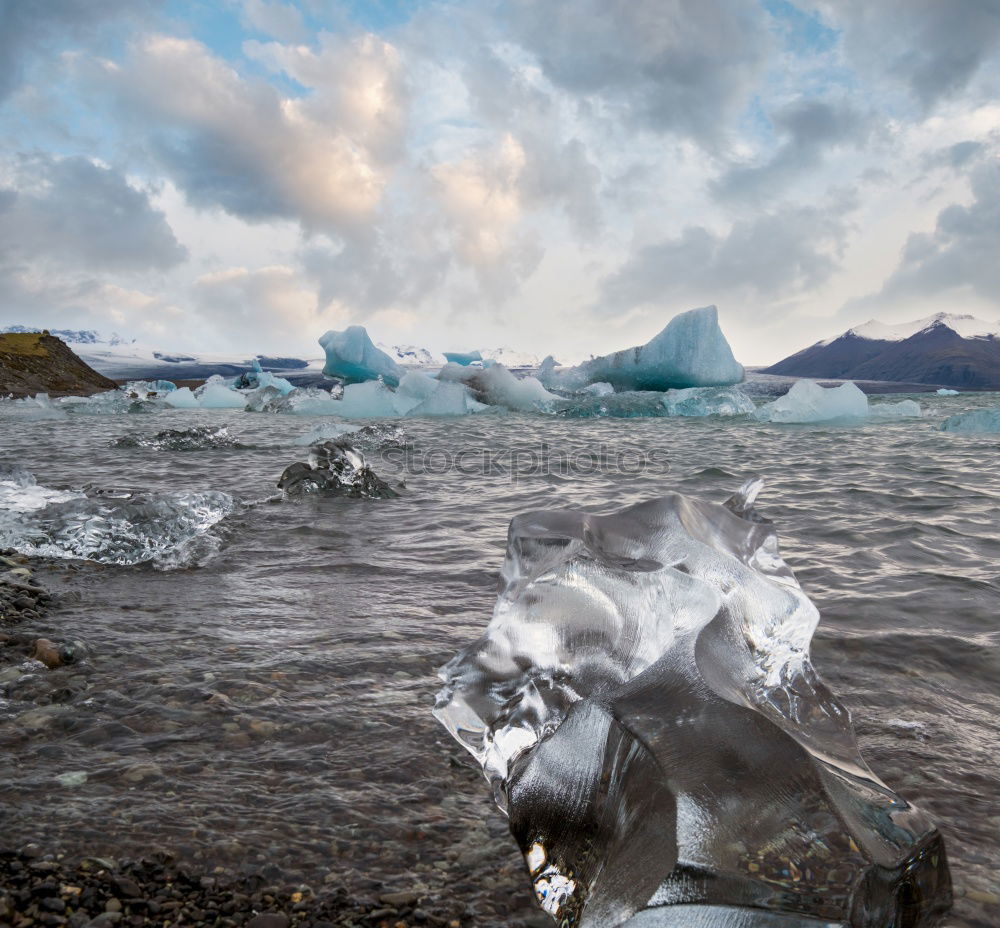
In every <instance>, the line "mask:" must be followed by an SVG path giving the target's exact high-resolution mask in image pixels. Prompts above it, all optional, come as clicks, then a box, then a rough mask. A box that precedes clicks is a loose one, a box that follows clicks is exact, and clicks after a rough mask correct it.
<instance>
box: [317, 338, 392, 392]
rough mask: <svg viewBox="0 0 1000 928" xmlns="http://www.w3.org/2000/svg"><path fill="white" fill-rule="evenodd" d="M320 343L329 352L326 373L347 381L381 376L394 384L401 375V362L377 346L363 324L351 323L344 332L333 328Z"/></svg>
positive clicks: (376, 378) (374, 378)
mask: <svg viewBox="0 0 1000 928" xmlns="http://www.w3.org/2000/svg"><path fill="white" fill-rule="evenodd" d="M319 343H320V345H321V346H322V348H323V350H324V351H325V352H326V364H325V365H324V367H323V373H324V374H326V376H327V377H339V378H340V379H341V380H343V381H344V382H345V383H364V382H365V381H366V380H378V379H379V378H380V377H381V378H382V379H383V380H384V381H385V382H386V383H387V384H389V385H390V386H393V387H394V386H396V384H398V383H399V381H400V378H401V377H402V371H401V370H400V368H399V365H398V364H396V362H395V361H393V360H392V358H390V357H389V355H387V354H386V353H385V352H384V351H380V350H379V349H378V348H376V347H375V345H374V344H373V343H372V340H371V339H370V338H369V337H368V332H367V331H366V330H365V327H364V326H362V325H352V326H348V327H347V328H346V329H344V331H343V332H335V331H333V330H332V329H331V330H330V331H329V332H327V333H325V334H324V335H322V336H320V339H319Z"/></svg>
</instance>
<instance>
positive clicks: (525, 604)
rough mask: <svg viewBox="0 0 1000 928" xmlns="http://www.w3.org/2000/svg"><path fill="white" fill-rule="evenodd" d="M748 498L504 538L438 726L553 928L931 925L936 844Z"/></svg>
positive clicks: (551, 524) (536, 521) (577, 515)
mask: <svg viewBox="0 0 1000 928" xmlns="http://www.w3.org/2000/svg"><path fill="white" fill-rule="evenodd" d="M759 488H760V482H759V481H752V482H750V483H748V484H747V485H746V486H744V488H743V489H742V490H741V491H740V493H738V494H737V495H736V496H734V497H733V498H732V499H731V500H729V501H728V502H727V503H726V504H725V505H720V504H716V503H709V502H703V501H701V500H697V499H692V498H690V497H686V496H682V495H680V494H677V493H672V494H669V495H667V496H664V497H661V498H659V499H654V500H651V501H649V502H646V503H640V504H638V505H634V506H631V507H629V508H627V509H624V510H622V511H620V512H617V513H613V514H610V515H594V514H589V513H585V512H580V511H576V510H553V511H541V512H529V513H526V514H523V515H520V516H517V517H516V518H515V519H514V520H513V521H512V522H511V525H510V531H509V533H508V539H507V556H506V560H505V562H504V566H503V572H502V575H501V589H500V594H499V596H498V599H497V603H496V608H495V611H494V615H493V620H492V621H491V623H490V625H489V627H488V628H487V629H486V631H485V633H484V635H483V636H482V637H481V638H480V639H479V640H478V641H476V642H475V643H473V644H472V645H470V646H469V647H467V648H466V649H465V650H463V651H461V652H460V653H459V654H458V655H457V656H456V657H455V658H454V659H453V660H452V661H451V662H450V663H449V664H448V665H446V666H445V667H444V668H443V669H442V671H441V676H442V678H443V680H444V684H445V685H444V688H443V689H442V691H441V693H440V694H439V696H438V700H437V704H436V706H435V709H434V713H435V715H436V716H437V718H438V719H439V720H440V721H441V723H442V724H443V725H444V726H445V727H446V728H447V729H448V730H449V731H450V732H451V733H452V735H453V736H454V737H455V738H456V739H457V740H458V741H459V742H460V743H461V744H462V746H463V747H465V748H466V749H467V750H469V751H470V752H471V753H472V755H473V756H474V757H475V758H476V760H477V761H478V762H479V763H480V764H481V765H482V767H483V771H484V773H485V774H486V776H487V778H488V779H489V781H490V782H491V785H492V787H493V792H494V796H495V797H496V799H497V802H498V804H499V805H500V807H501V809H502V810H503V811H504V812H505V813H506V814H507V816H508V818H509V824H510V829H511V832H512V834H513V835H514V837H515V839H516V840H517V842H518V844H519V846H520V848H521V850H522V852H523V853H524V856H525V860H526V862H527V866H528V870H529V872H530V875H531V880H532V883H533V885H534V889H535V892H536V894H537V897H538V899H539V902H540V903H541V905H542V907H543V908H544V909H545V910H546V911H547V912H549V913H550V914H551V915H552V916H553V917H554V919H555V920H556V921H558V923H559V924H560V925H561V926H578V928H614V926H617V925H623V924H629V925H631V926H647V928H665V926H676V928H696V926H697V928H810V926H811V928H819V926H826V928H893V926H894V928H904V926H905V928H929V926H931V925H933V924H935V920H936V918H937V917H938V916H939V914H940V913H942V912H943V911H945V910H946V909H947V908H948V906H949V903H950V881H949V875H948V867H947V863H946V859H945V853H944V848H943V844H942V841H941V838H940V835H939V834H938V832H937V831H936V829H935V828H934V827H933V826H932V825H931V824H929V823H928V822H927V821H926V820H925V819H924V818H923V817H922V815H921V814H920V813H919V812H918V811H917V810H916V809H915V808H914V807H913V806H911V805H910V804H909V803H908V802H906V801H905V800H904V799H903V798H901V797H900V796H898V795H897V794H896V793H894V792H893V791H892V790H891V789H890V788H889V787H888V786H886V785H885V784H884V783H882V782H881V781H880V780H879V779H878V777H877V776H876V775H875V774H874V773H872V772H871V771H870V770H869V769H868V767H867V766H866V764H865V762H864V760H863V759H862V758H861V756H860V754H859V752H858V748H857V745H856V742H855V737H854V732H853V729H852V726H851V720H850V716H849V714H848V712H847V710H846V709H845V708H844V706H843V705H841V704H840V702H838V701H837V699H836V697H835V696H834V695H833V694H832V693H831V692H830V690H828V689H827V688H826V686H825V685H824V684H823V683H822V681H821V680H820V679H819V678H818V676H817V675H816V672H815V671H814V670H813V667H812V665H811V663H810V660H809V644H810V640H811V637H812V634H813V630H814V629H815V627H816V624H817V622H818V619H819V615H818V613H817V611H816V609H815V607H814V606H813V604H812V603H811V602H810V601H809V599H808V598H807V597H806V595H805V594H804V593H803V592H802V590H801V589H800V588H799V585H798V583H797V582H796V580H795V577H794V576H793V574H792V572H791V570H790V569H789V568H788V566H787V565H786V564H785V563H784V561H783V560H782V559H781V556H780V554H779V551H778V539H777V534H776V532H775V529H774V528H773V526H772V525H771V523H769V522H767V521H765V520H764V519H762V518H761V516H759V515H758V514H757V513H756V511H755V510H754V507H753V500H754V496H755V495H756V493H757V491H758V490H759Z"/></svg>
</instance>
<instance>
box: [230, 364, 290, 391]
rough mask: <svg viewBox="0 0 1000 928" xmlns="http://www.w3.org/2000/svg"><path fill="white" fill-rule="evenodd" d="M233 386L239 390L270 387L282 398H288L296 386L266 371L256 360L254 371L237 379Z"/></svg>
mask: <svg viewBox="0 0 1000 928" xmlns="http://www.w3.org/2000/svg"><path fill="white" fill-rule="evenodd" d="M233 386H234V387H235V388H236V389H238V390H264V389H267V388H268V387H270V388H272V389H273V390H274V391H276V392H277V393H279V394H280V395H281V396H286V395H287V394H289V393H291V392H292V390H294V389H295V384H293V383H292V382H291V381H290V380H287V379H286V378H284V377H277V376H276V375H275V374H273V373H272V372H271V371H265V370H264V369H263V368H262V367H261V366H260V361H259V360H257V359H256V358H255V359H254V361H253V367H252V369H251V370H249V371H247V372H246V373H245V374H241V375H240V376H239V377H237V378H236V380H235V382H234V383H233Z"/></svg>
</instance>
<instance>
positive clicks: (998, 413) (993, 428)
mask: <svg viewBox="0 0 1000 928" xmlns="http://www.w3.org/2000/svg"><path fill="white" fill-rule="evenodd" d="M941 431H942V432H1000V406H995V407H993V408H992V409H970V410H969V411H968V412H960V413H958V414H957V415H954V416H948V418H947V419H945V420H944V422H942V423H941Z"/></svg>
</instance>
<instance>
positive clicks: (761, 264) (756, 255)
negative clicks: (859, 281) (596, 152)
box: [595, 198, 851, 313]
mask: <svg viewBox="0 0 1000 928" xmlns="http://www.w3.org/2000/svg"><path fill="white" fill-rule="evenodd" d="M850 205H851V203H850V201H849V198H845V200H844V202H842V203H840V204H832V205H830V206H829V207H795V208H789V209H785V210H782V211H780V212H774V213H768V214H764V215H761V216H758V217H756V218H754V219H751V220H741V221H739V222H736V223H735V224H734V225H733V227H732V228H731V229H730V231H729V233H728V234H726V235H717V234H715V233H714V232H711V231H710V230H708V229H705V228H703V227H701V226H690V227H688V228H687V229H685V230H684V232H683V233H682V234H681V235H680V236H678V237H676V238H672V239H667V240H665V241H663V242H659V243H657V244H654V245H647V246H645V247H644V248H641V249H639V250H638V251H637V252H636V253H634V254H633V255H632V256H631V257H630V258H629V259H628V260H627V261H626V262H625V264H624V265H622V267H621V268H619V270H618V271H616V272H615V273H614V274H612V275H611V276H609V277H607V278H605V280H604V281H603V282H602V284H601V288H600V297H599V299H598V303H597V306H596V307H595V308H596V309H597V311H598V312H606V313H616V312H624V311H628V310H629V309H632V308H634V307H636V306H641V305H645V304H653V303H663V302H667V303H699V302H716V301H720V300H721V299H723V297H725V296H726V295H727V294H742V295H744V296H745V297H747V298H751V299H756V300H761V301H769V300H776V299H780V298H783V297H785V296H789V295H792V294H796V293H800V292H802V291H805V290H808V289H809V288H812V287H816V286H819V285H820V284H822V283H823V282H824V281H826V280H827V279H828V278H829V277H830V275H831V274H832V273H833V272H834V271H835V270H836V269H837V267H838V266H839V251H840V248H841V245H842V242H843V239H844V235H845V232H846V229H845V223H844V219H843V213H844V212H845V211H846V210H847V209H848V208H849V207H850Z"/></svg>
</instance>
